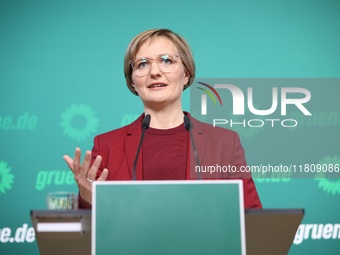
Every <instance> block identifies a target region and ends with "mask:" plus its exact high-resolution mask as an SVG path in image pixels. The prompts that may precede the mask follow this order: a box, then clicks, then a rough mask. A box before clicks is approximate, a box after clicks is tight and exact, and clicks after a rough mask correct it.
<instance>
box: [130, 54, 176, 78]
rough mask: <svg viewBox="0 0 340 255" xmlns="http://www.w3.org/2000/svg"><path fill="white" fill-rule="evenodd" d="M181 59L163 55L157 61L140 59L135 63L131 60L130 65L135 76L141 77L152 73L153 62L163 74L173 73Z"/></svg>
mask: <svg viewBox="0 0 340 255" xmlns="http://www.w3.org/2000/svg"><path fill="white" fill-rule="evenodd" d="M179 57H180V56H178V55H171V54H162V55H159V56H158V57H157V58H155V59H151V58H140V59H136V60H134V61H132V60H131V61H130V64H131V67H132V69H133V71H134V73H135V75H137V76H139V77H141V76H144V75H147V74H148V73H149V72H150V68H151V64H152V63H153V62H156V63H157V64H158V67H159V69H160V70H161V71H162V72H163V73H171V72H172V71H173V70H174V69H175V67H176V65H177V63H178V60H177V59H178V58H179Z"/></svg>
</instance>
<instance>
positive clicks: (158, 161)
mask: <svg viewBox="0 0 340 255" xmlns="http://www.w3.org/2000/svg"><path fill="white" fill-rule="evenodd" d="M188 134H189V132H188V131H187V130H186V129H185V127H184V124H183V123H182V124H181V125H179V126H178V127H175V128H171V129H154V128H148V129H147V130H146V131H145V136H144V141H143V155H142V157H143V180H185V176H186V168H187V158H188V157H187V153H188Z"/></svg>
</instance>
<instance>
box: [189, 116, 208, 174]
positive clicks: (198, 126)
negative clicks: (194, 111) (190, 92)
mask: <svg viewBox="0 0 340 255" xmlns="http://www.w3.org/2000/svg"><path fill="white" fill-rule="evenodd" d="M186 114H187V115H188V116H189V117H190V121H191V125H192V133H193V137H194V142H195V145H196V151H197V155H198V160H199V163H200V165H203V163H202V162H203V159H204V153H205V145H206V141H205V136H204V133H203V128H202V122H200V121H198V120H196V119H195V118H193V117H191V115H190V114H189V113H186ZM192 147H193V146H192V141H191V138H190V135H189V146H188V148H190V149H189V150H188V160H187V174H186V179H197V174H196V173H195V166H196V159H195V156H194V153H193V148H192Z"/></svg>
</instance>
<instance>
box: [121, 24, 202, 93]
mask: <svg viewBox="0 0 340 255" xmlns="http://www.w3.org/2000/svg"><path fill="white" fill-rule="evenodd" d="M159 36H162V37H165V38H167V39H169V40H170V41H171V42H172V43H173V44H174V45H175V47H176V48H177V49H178V53H179V56H180V58H181V60H182V63H183V65H184V69H185V73H186V74H187V75H188V76H189V82H188V83H187V84H184V89H186V88H188V87H189V86H190V85H191V84H192V82H193V81H194V79H195V72H196V68H195V62H194V57H193V54H192V52H191V49H190V46H189V44H188V43H187V42H186V40H185V39H184V38H183V37H182V36H180V35H178V34H176V33H174V32H172V31H171V30H169V29H151V30H147V31H144V32H142V33H140V34H138V35H137V36H136V37H135V38H133V39H132V41H131V42H130V44H129V46H128V48H127V50H126V54H125V58H124V75H125V79H126V84H127V86H128V88H129V89H130V91H131V92H132V93H133V94H135V95H138V94H137V92H136V91H135V89H134V88H133V86H132V78H131V75H132V67H131V64H130V62H131V60H134V59H135V57H136V55H137V53H138V51H139V49H140V47H141V46H142V45H143V44H144V43H145V42H146V41H148V40H153V39H154V38H156V37H159Z"/></svg>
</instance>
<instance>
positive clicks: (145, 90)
mask: <svg viewBox="0 0 340 255" xmlns="http://www.w3.org/2000/svg"><path fill="white" fill-rule="evenodd" d="M124 73H125V78H126V82H127V86H128V88H129V89H130V90H131V92H132V93H134V94H135V95H138V96H139V97H140V98H141V100H142V102H143V105H144V113H143V114H142V115H141V116H140V117H139V118H138V119H137V120H136V121H134V122H133V123H131V124H130V125H127V126H125V127H122V128H120V129H117V130H113V131H110V132H108V133H105V134H101V135H99V136H97V137H95V139H94V146H93V149H92V152H90V151H87V152H86V155H85V158H84V161H83V163H80V156H81V152H80V149H79V148H77V149H76V152H75V156H74V159H72V158H71V157H69V156H64V159H65V161H66V163H67V164H68V166H69V168H70V169H71V170H72V172H73V174H74V177H75V180H76V182H77V185H78V188H79V207H80V208H90V207H91V198H92V181H93V180H99V181H104V180H131V178H132V176H133V172H134V170H135V171H136V179H137V180H184V179H196V178H197V175H196V174H195V173H194V172H193V171H192V168H191V167H190V166H192V167H193V166H195V165H197V164H196V163H197V162H200V164H201V165H202V166H203V165H206V166H209V165H216V164H219V165H225V166H226V165H233V166H236V167H237V168H238V169H239V168H240V166H242V165H245V164H246V163H245V159H244V151H243V148H242V146H241V144H240V141H239V138H238V135H237V134H236V133H235V132H233V131H230V130H226V129H222V128H214V127H212V126H210V125H208V124H204V123H201V122H199V121H197V120H195V119H193V118H192V117H191V116H190V115H189V114H188V113H185V112H183V110H182V92H183V90H185V89H186V88H188V87H189V86H190V85H191V83H192V82H193V80H194V77H195V64H194V60H193V56H192V53H191V50H190V47H189V45H188V44H187V43H186V41H185V40H184V39H183V38H182V37H181V36H179V35H177V34H175V33H173V32H172V31H170V30H167V29H154V30H148V31H145V32H142V33H141V34H139V35H137V36H136V37H135V38H134V39H133V40H132V41H131V43H130V45H129V46H128V49H127V52H126V55H125V61H124ZM146 115H150V116H151V121H150V124H149V127H148V128H147V130H146V131H145V135H144V140H143V145H142V148H141V151H140V154H139V158H138V161H137V162H136V166H135V167H134V166H133V162H134V160H135V157H136V151H137V148H138V144H139V141H140V138H141V134H142V128H141V125H142V121H143V119H144V116H146ZM185 115H186V116H188V117H189V118H190V120H191V121H190V123H191V124H190V126H191V127H188V126H187V125H186V126H185V125H184V124H183V122H184V116H185ZM190 128H191V129H192V133H193V139H192V140H194V141H195V142H196V143H197V153H198V157H194V156H190V154H191V151H192V149H191V147H192V146H191V142H192V141H190V134H189V131H188V129H190ZM195 159H196V161H195ZM203 177H204V178H216V177H217V178H242V180H243V184H244V185H243V186H244V187H243V188H244V201H245V208H261V207H262V206H261V202H260V200H259V197H258V195H257V191H256V188H255V184H254V182H253V180H252V178H251V176H246V177H247V178H244V177H245V176H240V175H238V174H227V175H217V176H213V177H212V176H203Z"/></svg>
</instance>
